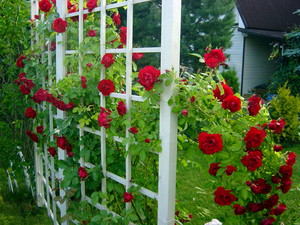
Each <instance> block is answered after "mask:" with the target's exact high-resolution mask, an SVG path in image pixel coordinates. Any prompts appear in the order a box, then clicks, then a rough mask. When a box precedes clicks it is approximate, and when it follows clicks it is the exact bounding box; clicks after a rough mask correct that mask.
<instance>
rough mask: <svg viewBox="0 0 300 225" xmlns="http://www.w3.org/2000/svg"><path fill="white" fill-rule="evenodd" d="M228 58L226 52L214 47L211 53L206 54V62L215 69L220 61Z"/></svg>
mask: <svg viewBox="0 0 300 225" xmlns="http://www.w3.org/2000/svg"><path fill="white" fill-rule="evenodd" d="M225 60H226V58H225V56H224V53H223V52H222V50H220V49H213V50H211V51H210V53H205V54H204V61H205V64H206V65H207V66H208V67H209V68H211V69H213V68H215V67H217V66H218V65H219V63H221V62H224V61H225Z"/></svg>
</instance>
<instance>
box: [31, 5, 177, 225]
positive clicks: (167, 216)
mask: <svg viewBox="0 0 300 225" xmlns="http://www.w3.org/2000/svg"><path fill="white" fill-rule="evenodd" d="M148 1H150V0H127V1H118V2H112V3H110V4H106V0H101V5H100V6H99V7H96V8H94V9H93V10H92V12H91V13H100V15H101V16H100V18H101V19H100V21H101V24H100V35H101V36H100V55H101V58H102V57H103V56H104V55H105V54H106V53H125V54H126V55H129V56H131V55H132V53H160V54H161V63H160V68H161V71H162V72H164V71H165V70H171V69H172V68H174V70H175V71H179V51H180V48H179V45H180V20H181V17H180V15H181V1H180V0H162V5H161V8H162V15H161V18H162V20H161V46H160V47H143V48H134V47H133V44H132V42H133V17H134V10H133V6H134V5H135V4H142V3H145V2H148ZM56 7H57V12H58V13H59V17H60V18H62V19H66V18H70V17H73V16H78V17H79V21H78V27H79V30H78V40H79V43H78V46H79V45H80V43H82V42H83V38H84V34H83V25H84V20H83V17H84V15H85V14H88V13H89V12H88V10H84V9H83V0H79V11H78V12H73V13H67V1H56ZM120 7H127V45H126V48H124V49H106V45H105V44H106V11H107V10H111V9H115V8H120ZM34 15H39V7H38V1H37V0H31V18H34ZM44 18H45V16H44V13H42V14H41V17H40V20H41V21H42V22H43V21H44ZM35 36H36V38H37V39H38V37H39V36H38V34H36V35H35ZM35 41H36V40H35ZM37 41H38V40H37ZM67 41H68V39H67V36H66V34H65V33H61V34H57V35H56V81H59V80H60V79H63V78H64V77H65V76H66V73H67V71H66V66H64V64H63V62H64V59H65V57H66V55H69V54H73V53H76V52H77V51H76V50H72V49H71V50H69V49H67ZM47 47H48V49H47V50H46V49H45V50H43V52H44V54H45V55H46V54H47V55H48V65H52V60H51V51H50V47H51V43H50V42H49V43H48V46H47ZM42 48H43V47H42ZM77 53H78V59H79V61H80V60H82V59H83V57H84V56H83V55H82V53H81V52H80V51H79V52H77ZM89 53H90V54H93V51H92V50H90V51H89ZM82 70H83V68H82V65H81V64H80V63H79V68H78V74H79V75H81V74H82ZM50 74H51V72H50V70H49V75H50ZM131 74H132V58H131V57H126V79H125V80H126V94H121V93H111V94H110V96H109V97H110V98H118V99H125V100H126V108H127V110H130V108H131V105H132V102H133V101H138V102H143V101H144V100H143V99H142V97H141V96H137V95H133V94H132V90H131V89H132V78H131ZM38 76H39V74H38V73H37V77H38ZM99 78H100V80H102V79H104V78H105V68H104V67H103V66H102V68H101V72H100V76H99ZM49 82H51V81H49ZM42 87H43V88H45V79H44V78H43V84H42ZM173 88H174V86H173V85H170V86H168V87H164V91H163V94H162V95H161V96H160V102H159V105H160V120H159V127H160V129H159V137H160V139H161V141H162V142H161V147H162V152H160V153H156V152H154V153H151V154H158V157H159V175H158V192H157V193H156V192H153V191H151V190H148V189H147V188H141V189H140V193H142V194H143V195H146V196H148V197H149V198H152V199H156V200H157V201H158V217H157V224H159V225H165V224H166V225H167V224H168V225H170V224H172V225H173V224H174V214H175V184H176V161H177V141H175V140H177V116H176V115H175V114H174V113H171V107H169V106H168V104H167V101H168V100H169V98H170V97H171V96H172V94H173ZM99 98H100V102H101V106H102V107H105V106H106V101H105V100H106V99H105V96H104V95H102V94H100V97H99ZM38 109H39V111H41V110H49V115H50V116H49V119H44V120H43V126H44V128H46V127H47V126H49V129H50V132H52V131H53V130H55V127H54V125H53V120H54V119H62V120H66V118H67V117H66V113H65V112H63V111H61V110H57V114H56V115H53V113H52V108H51V105H46V103H45V102H44V103H42V104H41V105H38ZM129 120H130V118H129ZM77 128H78V135H79V138H80V139H81V138H82V137H83V136H84V135H85V134H88V133H91V134H94V135H97V136H101V165H102V172H103V174H104V178H103V179H102V182H101V185H102V186H101V189H102V192H104V193H105V192H106V189H107V187H106V181H107V179H112V180H114V181H116V182H118V183H120V184H122V185H124V186H126V190H127V189H128V188H129V187H130V186H132V185H136V184H134V183H132V182H130V180H131V172H132V171H131V155H130V154H128V155H127V157H126V176H125V178H123V177H121V176H118V175H117V174H114V173H112V172H110V171H108V170H107V168H106V164H107V162H106V152H107V149H106V130H105V128H104V127H102V128H101V130H92V129H91V128H89V127H86V126H84V127H82V128H81V127H80V126H79V124H78V126H77ZM128 136H129V132H128V129H127V131H126V137H128ZM53 139H54V138H53V135H51V137H50V141H53ZM114 140H115V141H116V142H122V138H119V137H115V138H114ZM129 145H130V143H128V144H127V146H126V149H127V151H128V148H129ZM84 147H86V146H83V145H81V146H80V150H83V149H84ZM47 148H48V146H47V142H45V143H44V146H43V149H40V148H38V147H37V145H36V144H35V146H34V153H35V162H36V198H37V200H38V206H42V205H44V206H45V207H46V208H47V210H48V215H49V216H50V217H51V219H52V220H53V222H54V224H59V222H58V221H60V220H59V219H58V218H57V217H56V214H57V208H58V209H59V210H60V215H61V218H64V217H65V215H66V211H67V202H66V201H65V202H63V203H60V202H58V201H55V197H56V195H55V191H52V190H53V189H55V188H56V186H55V183H56V182H57V181H56V179H64V176H63V169H61V168H59V169H58V171H56V169H55V166H54V163H55V160H54V158H53V157H51V159H49V157H48V150H47ZM58 159H59V160H66V151H64V150H62V149H60V148H58ZM79 162H80V166H81V167H86V168H93V167H94V166H95V165H93V164H91V163H89V162H85V158H84V157H81V158H80V160H79ZM85 190H86V188H85V181H81V200H82V201H85V200H86V201H88V202H89V203H91V197H90V196H87V195H86V191H85ZM59 195H60V196H61V197H64V195H65V192H64V191H62V190H60V193H59ZM51 206H52V207H51ZM95 207H96V208H98V209H100V210H102V209H106V207H105V206H102V205H100V204H96V205H95ZM130 207H131V204H130V203H126V209H129V208H130ZM69 222H70V221H68V219H66V220H65V221H64V222H62V224H65V225H66V224H69ZM72 222H73V223H75V224H76V223H79V222H78V221H72Z"/></svg>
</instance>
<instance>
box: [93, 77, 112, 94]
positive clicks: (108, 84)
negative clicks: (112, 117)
mask: <svg viewBox="0 0 300 225" xmlns="http://www.w3.org/2000/svg"><path fill="white" fill-rule="evenodd" d="M97 87H98V90H99V91H100V92H101V93H102V94H103V95H105V96H108V95H109V94H110V93H113V92H114V91H115V85H114V83H113V82H112V81H111V80H110V79H107V80H105V79H103V80H101V81H100V82H99V84H98V86H97Z"/></svg>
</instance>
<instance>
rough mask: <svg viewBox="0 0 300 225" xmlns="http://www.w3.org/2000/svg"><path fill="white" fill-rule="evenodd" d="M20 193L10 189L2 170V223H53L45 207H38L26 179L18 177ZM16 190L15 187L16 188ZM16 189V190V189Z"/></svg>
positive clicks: (0, 173)
mask: <svg viewBox="0 0 300 225" xmlns="http://www.w3.org/2000/svg"><path fill="white" fill-rule="evenodd" d="M18 180H19V182H18V185H19V191H20V192H19V193H14V194H13V193H11V192H10V191H9V190H8V185H7V176H6V173H5V171H4V170H3V169H1V170H0V224H1V225H51V224H53V222H52V220H51V219H50V218H49V217H48V216H47V211H46V209H45V208H38V207H37V206H36V203H35V201H34V200H33V198H32V195H31V192H30V191H28V190H27V188H26V186H25V180H24V181H23V179H21V178H20V179H18ZM14 190H15V189H14ZM15 191H16V190H15Z"/></svg>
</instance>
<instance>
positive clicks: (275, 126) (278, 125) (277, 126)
mask: <svg viewBox="0 0 300 225" xmlns="http://www.w3.org/2000/svg"><path fill="white" fill-rule="evenodd" d="M284 125H285V121H284V120H283V119H282V118H281V119H280V121H279V122H277V121H276V120H274V119H273V120H272V121H271V122H270V123H269V130H272V131H273V132H274V133H275V134H280V133H281V130H282V129H283V128H284Z"/></svg>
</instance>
